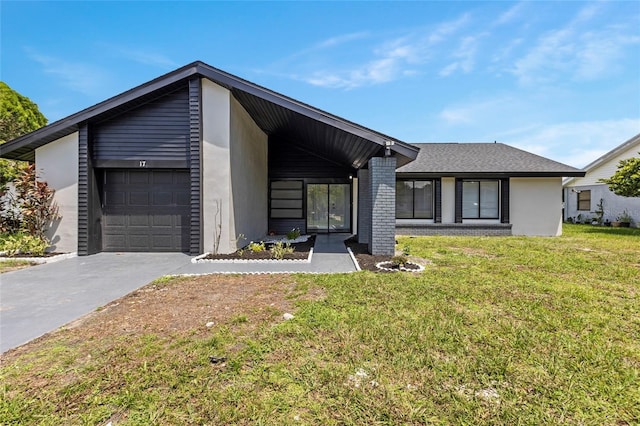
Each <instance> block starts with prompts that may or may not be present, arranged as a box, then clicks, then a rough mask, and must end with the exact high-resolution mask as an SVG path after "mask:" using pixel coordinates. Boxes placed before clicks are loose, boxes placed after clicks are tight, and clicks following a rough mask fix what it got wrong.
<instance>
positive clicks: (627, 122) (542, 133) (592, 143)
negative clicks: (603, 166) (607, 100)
mask: <svg viewBox="0 0 640 426" xmlns="http://www.w3.org/2000/svg"><path fill="white" fill-rule="evenodd" d="M510 133H511V135H510V136H508V137H506V139H505V140H504V142H505V143H508V144H510V145H513V146H516V147H518V148H520V149H524V150H526V151H530V152H533V153H535V154H538V155H543V156H545V157H549V158H552V159H554V160H556V161H560V162H561V163H565V164H569V165H571V166H574V167H584V166H585V165H587V164H589V163H590V162H592V161H594V160H596V159H597V158H598V157H600V156H602V155H603V154H605V153H607V152H609V151H610V150H612V149H613V148H615V147H617V146H618V145H620V144H622V143H623V142H625V141H626V140H628V139H629V138H630V137H632V136H633V135H636V134H638V133H640V119H637V118H635V119H634V118H623V119H618V120H600V121H581V122H568V123H556V124H552V125H545V126H542V125H539V126H536V127H535V128H529V129H526V131H524V129H522V130H520V131H516V132H510Z"/></svg>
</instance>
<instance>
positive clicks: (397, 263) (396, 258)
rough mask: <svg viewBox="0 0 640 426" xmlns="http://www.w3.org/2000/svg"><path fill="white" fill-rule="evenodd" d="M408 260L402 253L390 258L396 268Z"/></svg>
mask: <svg viewBox="0 0 640 426" xmlns="http://www.w3.org/2000/svg"><path fill="white" fill-rule="evenodd" d="M408 261H409V259H408V258H407V256H406V255H404V254H401V255H398V256H393V257H392V258H391V264H392V265H393V266H394V267H396V268H401V267H403V266H404V265H405V264H406V263H407V262H408Z"/></svg>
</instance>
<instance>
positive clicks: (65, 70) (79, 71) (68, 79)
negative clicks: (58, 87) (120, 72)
mask: <svg viewBox="0 0 640 426" xmlns="http://www.w3.org/2000/svg"><path fill="white" fill-rule="evenodd" d="M26 51H27V54H28V55H29V57H30V58H31V59H33V60H34V61H36V62H37V63H39V64H40V65H42V69H43V71H44V72H45V73H46V74H51V75H53V76H54V77H56V78H57V79H58V80H59V81H60V83H61V84H62V85H64V86H66V87H67V88H69V89H71V90H74V91H76V92H79V93H82V94H84V95H88V96H92V97H97V96H102V95H104V93H105V88H108V87H109V86H110V84H109V83H110V82H111V81H112V78H111V76H110V75H109V74H108V73H107V71H105V70H104V69H102V68H99V67H97V66H94V65H91V64H88V63H82V62H69V61H65V60H63V59H60V58H56V57H54V56H49V55H43V54H40V53H39V52H37V51H35V50H33V49H26ZM107 90H108V89H107Z"/></svg>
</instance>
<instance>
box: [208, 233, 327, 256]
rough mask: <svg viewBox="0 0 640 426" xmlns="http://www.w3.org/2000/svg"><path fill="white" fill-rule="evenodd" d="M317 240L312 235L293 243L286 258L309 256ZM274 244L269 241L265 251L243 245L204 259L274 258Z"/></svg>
mask: <svg viewBox="0 0 640 426" xmlns="http://www.w3.org/2000/svg"><path fill="white" fill-rule="evenodd" d="M315 242H316V236H315V235H311V236H310V237H309V239H308V240H307V241H305V242H301V243H293V244H291V247H293V253H291V254H285V255H284V258H283V259H284V260H305V259H307V258H308V257H309V251H311V249H312V248H313V246H314V244H315ZM272 246H273V244H270V243H267V244H265V248H266V250H265V251H260V252H252V251H251V250H249V249H248V246H245V247H243V249H241V251H236V252H234V253H230V254H209V255H208V256H207V257H205V258H204V259H212V260H215V259H217V260H238V259H244V260H267V259H273V256H272V255H271V252H270V251H269V249H270V248H271V247H272Z"/></svg>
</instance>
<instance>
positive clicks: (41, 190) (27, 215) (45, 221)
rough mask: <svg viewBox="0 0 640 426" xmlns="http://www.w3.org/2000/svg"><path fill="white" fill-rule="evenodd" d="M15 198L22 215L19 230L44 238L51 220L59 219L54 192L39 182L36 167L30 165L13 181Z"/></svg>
mask: <svg viewBox="0 0 640 426" xmlns="http://www.w3.org/2000/svg"><path fill="white" fill-rule="evenodd" d="M15 185H16V192H17V194H16V198H17V202H18V205H19V208H20V212H21V213H22V225H21V228H22V229H23V230H25V231H27V232H28V233H29V234H30V235H34V236H37V237H41V238H44V234H45V232H46V231H47V229H48V228H49V225H50V224H51V222H52V221H53V220H56V219H58V218H59V217H60V215H59V214H58V206H57V204H56V203H55V202H54V201H53V195H54V194H55V190H53V189H51V188H49V185H47V182H43V181H39V180H38V179H37V176H36V165H35V164H30V165H29V166H27V167H26V168H25V169H24V170H22V171H21V173H20V175H19V176H18V178H17V179H16V180H15Z"/></svg>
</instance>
